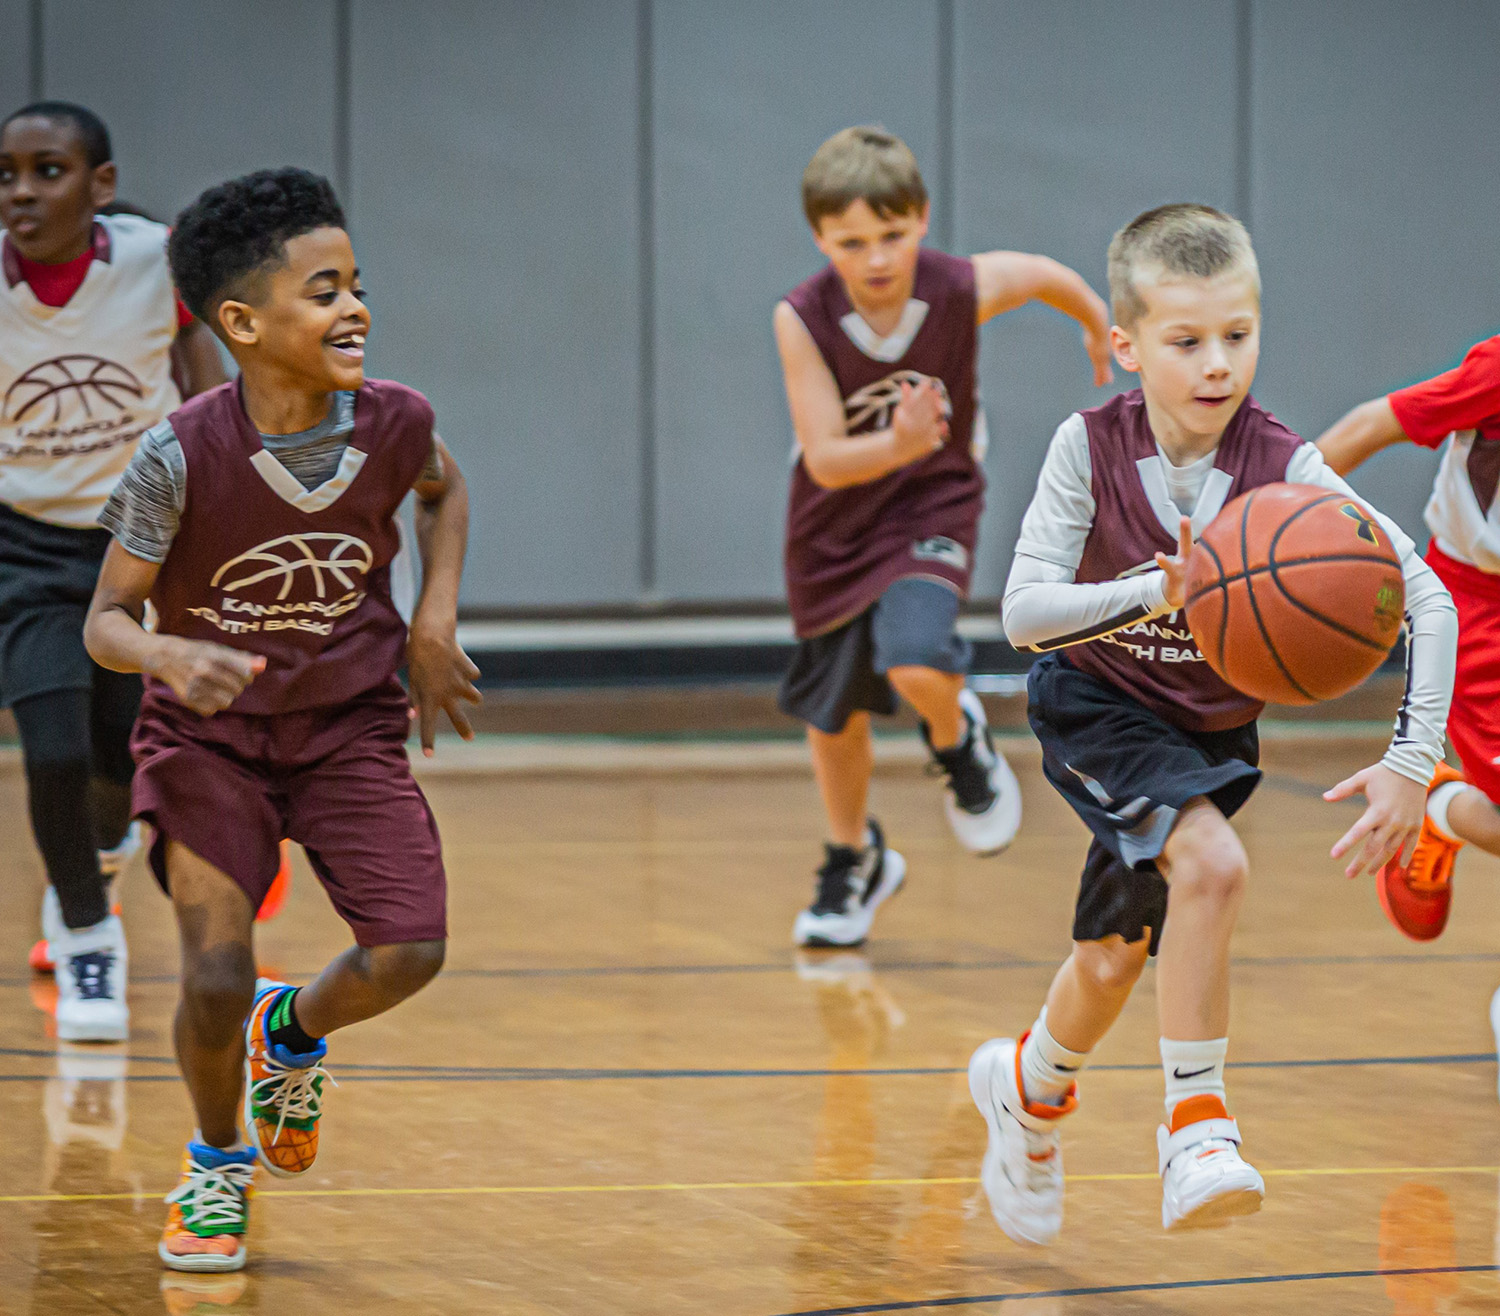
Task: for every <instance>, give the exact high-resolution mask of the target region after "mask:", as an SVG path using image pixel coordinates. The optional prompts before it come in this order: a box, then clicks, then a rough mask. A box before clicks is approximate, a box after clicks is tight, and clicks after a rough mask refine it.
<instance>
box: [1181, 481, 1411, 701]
mask: <svg viewBox="0 0 1500 1316" xmlns="http://www.w3.org/2000/svg"><path fill="white" fill-rule="evenodd" d="M1405 606H1406V586H1405V583H1404V582H1403V580H1402V578H1401V559H1400V558H1399V557H1398V556H1397V554H1396V549H1395V546H1394V545H1393V544H1392V543H1391V540H1390V536H1389V535H1387V534H1386V532H1385V531H1384V530H1383V529H1381V527H1380V523H1379V522H1378V521H1376V520H1375V518H1374V517H1373V516H1371V515H1370V513H1369V512H1368V511H1367V510H1366V509H1365V508H1364V507H1362V506H1361V505H1360V504H1359V503H1357V502H1355V501H1354V500H1353V499H1351V498H1348V497H1346V496H1345V495H1343V494H1339V493H1334V492H1332V491H1331V490H1328V489H1322V488H1319V487H1318V486H1316V485H1311V484H1268V485H1262V486H1261V487H1260V488H1259V489H1252V490H1251V491H1250V492H1249V493H1247V494H1242V495H1241V496H1240V497H1238V498H1236V499H1235V500H1234V501H1233V502H1232V503H1229V504H1228V505H1226V506H1225V508H1224V510H1223V511H1222V512H1220V513H1219V515H1218V516H1216V517H1215V518H1214V520H1213V524H1212V525H1210V526H1209V527H1208V529H1207V530H1205V531H1204V532H1203V537H1202V538H1201V539H1200V540H1199V541H1198V543H1197V545H1196V547H1194V549H1193V555H1192V557H1191V558H1190V559H1189V560H1188V575H1187V623H1188V627H1189V629H1190V630H1191V631H1192V632H1193V638H1194V639H1195V640H1197V642H1198V648H1199V649H1200V650H1202V652H1203V656H1204V657H1205V658H1206V659H1207V660H1208V665H1209V666H1210V667H1212V668H1213V669H1214V671H1216V672H1217V673H1218V674H1219V675H1220V676H1222V677H1223V678H1224V679H1225V680H1226V681H1228V682H1229V684H1230V685H1232V686H1234V688H1235V689H1236V690H1240V691H1242V692H1244V693H1245V694H1247V695H1250V696H1252V697H1253V698H1255V699H1264V700H1266V701H1267V702H1270V703H1277V704H1313V703H1317V702H1318V700H1320V699H1332V698H1334V697H1335V696H1336V695H1341V694H1343V693H1344V692H1345V691H1346V690H1352V689H1353V688H1354V687H1355V686H1357V685H1358V684H1359V683H1360V682H1361V681H1363V680H1364V679H1365V677H1367V676H1369V675H1370V673H1371V672H1373V671H1374V670H1375V669H1376V668H1377V667H1379V666H1380V664H1381V662H1382V661H1384V659H1385V656H1386V654H1388V653H1389V652H1390V650H1391V646H1392V645H1393V644H1395V642H1396V637H1397V636H1398V635H1399V634H1400V631H1401V621H1402V617H1403V614H1404V611H1405Z"/></svg>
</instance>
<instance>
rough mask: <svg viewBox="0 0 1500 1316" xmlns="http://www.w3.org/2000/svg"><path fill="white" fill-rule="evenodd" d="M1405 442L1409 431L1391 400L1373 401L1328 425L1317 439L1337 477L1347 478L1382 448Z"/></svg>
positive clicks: (1376, 399)
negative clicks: (1345, 476)
mask: <svg viewBox="0 0 1500 1316" xmlns="http://www.w3.org/2000/svg"><path fill="white" fill-rule="evenodd" d="M1405 440H1406V431H1405V430H1403V429H1402V428H1401V422H1400V421H1399V420H1397V419H1396V413H1395V412H1394V411H1393V410H1392V409H1391V400H1390V399H1389V398H1385V397H1380V398H1372V399H1371V400H1370V401H1369V402H1361V403H1360V404H1359V406H1357V407H1355V408H1354V410H1353V411H1351V412H1349V413H1348V414H1347V415H1346V416H1344V418H1343V419H1342V420H1338V421H1335V422H1334V423H1333V424H1332V425H1331V426H1329V428H1328V429H1327V430H1326V431H1324V433H1323V435H1322V437H1321V438H1320V439H1319V440H1318V451H1319V452H1321V453H1322V454H1323V460H1324V461H1326V462H1327V463H1328V465H1329V466H1330V467H1331V468H1332V469H1333V470H1334V471H1335V472H1336V473H1337V474H1339V475H1348V474H1349V472H1350V471H1352V470H1354V468H1355V467H1356V466H1358V465H1360V463H1362V462H1364V461H1366V460H1367V459H1368V458H1370V457H1373V456H1374V455H1375V454H1376V453H1377V452H1379V451H1380V450H1381V449H1382V448H1389V447H1390V446H1391V445H1392V444H1393V443H1401V442H1404V441H1405Z"/></svg>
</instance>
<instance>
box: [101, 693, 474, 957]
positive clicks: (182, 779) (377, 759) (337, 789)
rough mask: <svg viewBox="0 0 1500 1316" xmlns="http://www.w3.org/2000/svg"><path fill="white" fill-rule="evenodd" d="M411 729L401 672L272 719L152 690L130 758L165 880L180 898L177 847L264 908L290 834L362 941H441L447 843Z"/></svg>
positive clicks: (157, 869)
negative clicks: (353, 695)
mask: <svg viewBox="0 0 1500 1316" xmlns="http://www.w3.org/2000/svg"><path fill="white" fill-rule="evenodd" d="M409 726H410V723H409V720H408V717H407V699H406V693H405V691H404V690H403V689H402V688H401V684H400V682H398V681H397V680H396V679H395V678H394V677H392V678H391V680H390V681H389V683H387V684H386V685H382V686H380V687H377V688H376V689H374V690H370V691H367V692H366V693H365V694H362V695H360V696H359V697H358V698H357V699H354V700H351V701H350V702H348V703H345V704H338V705H334V706H330V707H327V708H314V709H306V710H303V711H301V712H296V713H281V714H277V715H275V716H269V717H264V716H251V715H247V714H242V713H219V714H217V715H215V716H214V717H200V716H199V715H198V714H197V713H194V712H192V711H191V710H190V709H187V708H184V707H183V706H182V705H181V704H179V703H178V702H177V701H176V699H175V698H174V697H173V696H172V694H171V693H170V692H168V691H165V690H164V689H163V688H162V687H160V686H158V685H156V684H154V683H153V684H152V685H151V686H150V687H149V688H148V690H147V693H146V698H145V701H144V702H143V704H142V706H141V716H140V720H139V721H138V722H137V723H136V728H135V735H134V737H133V739H132V741H131V749H132V751H133V752H134V754H135V762H136V773H135V785H134V788H133V789H134V795H133V804H134V812H135V814H136V816H137V817H139V818H143V819H145V821H147V822H148V823H150V824H151V826H152V827H153V828H155V829H156V840H155V843H154V844H153V845H152V847H151V868H152V871H153V872H154V873H155V874H156V880H157V881H158V882H160V883H161V885H162V889H163V890H169V887H168V880H167V868H166V842H167V840H168V839H171V840H173V841H176V842H178V843H179V844H180V845H184V846H186V847H187V848H188V849H189V850H191V851H192V852H193V853H194V854H196V855H198V856H199V857H200V858H202V859H204V860H206V861H207V862H208V863H210V864H212V865H213V866H214V867H215V868H217V869H219V870H220V871H222V872H224V873H227V874H228V875H229V876H230V877H231V878H233V879H234V881H235V882H237V883H238V884H239V885H240V887H241V888H242V889H243V890H244V892H245V894H246V895H247V896H249V897H250V902H251V904H252V905H254V906H255V907H256V908H257V909H258V908H259V907H260V902H261V901H262V899H264V897H265V894H266V892H267V890H268V889H269V888H270V885H271V882H272V880H273V879H274V878H275V876H276V869H277V865H278V847H279V845H280V843H281V840H282V838H283V837H290V838H291V839H292V840H294V841H296V842H297V843H298V844H300V845H301V846H303V847H304V848H305V849H306V851H307V857H308V860H309V862H310V863H311V864H312V867H313V871H314V872H316V873H317V875H318V879H319V880H320V881H321V882H322V883H323V887H324V889H325V890H326V891H327V892H328V896H329V899H331V900H332V901H333V905H334V908H335V909H337V910H338V912H339V916H340V917H341V918H342V919H343V920H344V922H345V923H347V924H348V925H349V927H350V929H351V930H352V931H353V933H354V938H355V940H356V941H358V942H359V944H360V945H361V946H386V945H392V944H395V943H398V942H406V941H437V940H440V939H442V938H444V937H445V936H446V935H447V908H446V907H447V881H446V878H445V877H444V874H443V855H442V847H441V844H440V842H439V840H438V832H437V824H436V823H435V822H434V820H433V817H432V810H431V809H429V808H428V807H427V800H426V798H425V797H424V796H423V794H422V792H421V789H420V788H419V787H418V786H417V783H416V781H415V780H414V779H413V777H412V775H411V767H410V765H409V764H408V762H407V759H406V735H407V731H408V728H409Z"/></svg>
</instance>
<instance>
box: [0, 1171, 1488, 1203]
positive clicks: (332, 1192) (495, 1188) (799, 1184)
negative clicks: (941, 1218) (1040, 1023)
mask: <svg viewBox="0 0 1500 1316" xmlns="http://www.w3.org/2000/svg"><path fill="white" fill-rule="evenodd" d="M1261 1173H1262V1174H1263V1175H1264V1176H1265V1177H1266V1178H1272V1177H1275V1178H1307V1177H1310V1176H1314V1175H1318V1176H1336V1175H1367V1174H1414V1175H1421V1174H1500V1166H1496V1165H1348V1166H1345V1165H1331V1166H1309V1167H1306V1168H1303V1169H1286V1170H1262V1171H1261ZM1156 1178H1158V1176H1157V1175H1155V1174H1152V1173H1150V1172H1147V1171H1142V1172H1136V1173H1129V1174H1070V1175H1068V1176H1067V1180H1068V1182H1069V1183H1129V1182H1134V1181H1138V1180H1139V1181H1144V1180H1155V1179H1156ZM978 1182H979V1180H978V1179H976V1178H972V1177H963V1178H951V1179H941V1178H931V1179H765V1180H760V1181H748V1180H734V1181H730V1182H725V1183H600V1184H498V1185H486V1186H479V1187H473V1188H266V1189H261V1188H257V1189H256V1196H257V1197H293V1198H295V1197H528V1196H529V1197H557V1196H566V1195H574V1194H580V1193H721V1192H727V1191H730V1190H734V1189H738V1190H744V1189H787V1188H937V1187H942V1186H944V1185H952V1184H960V1185H967V1184H977V1183H978ZM154 1195H155V1194H152V1193H14V1194H10V1195H8V1196H0V1202H135V1201H141V1200H143V1199H146V1198H150V1197H152V1196H154Z"/></svg>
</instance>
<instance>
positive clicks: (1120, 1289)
mask: <svg viewBox="0 0 1500 1316" xmlns="http://www.w3.org/2000/svg"><path fill="white" fill-rule="evenodd" d="M1497 1269H1500V1267H1496V1266H1493V1265H1490V1266H1420V1267H1417V1266H1413V1267H1406V1268H1402V1269H1399V1270H1313V1271H1307V1272H1304V1273H1303V1274H1298V1275H1235V1276H1231V1277H1229V1278H1226V1279H1176V1280H1159V1281H1157V1282H1155V1283H1151V1284H1100V1285H1093V1286H1090V1287H1088V1288H1076V1289H1042V1290H1032V1291H1031V1292H1027V1293H982V1294H975V1295H974V1296H972V1297H963V1298H918V1299H916V1300H915V1301H912V1302H872V1303H868V1304H866V1305H864V1306H860V1307H813V1308H810V1309H808V1310H806V1311H789V1312H781V1313H778V1316H870V1313H874V1312H885V1311H931V1310H934V1309H935V1308H938V1307H980V1306H987V1305H989V1304H990V1303H996V1302H1032V1301H1035V1300H1036V1299H1039V1298H1097V1297H1106V1296H1108V1295H1110V1294H1116V1293H1171V1292H1175V1291H1179V1290H1183V1289H1227V1288H1238V1287H1242V1286H1245V1285H1250V1284H1305V1283H1308V1282H1310V1281H1313V1280H1328V1279H1344V1280H1348V1279H1397V1278H1401V1277H1403V1276H1409V1275H1488V1274H1493V1273H1494V1272H1495V1271H1496V1270H1497Z"/></svg>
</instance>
